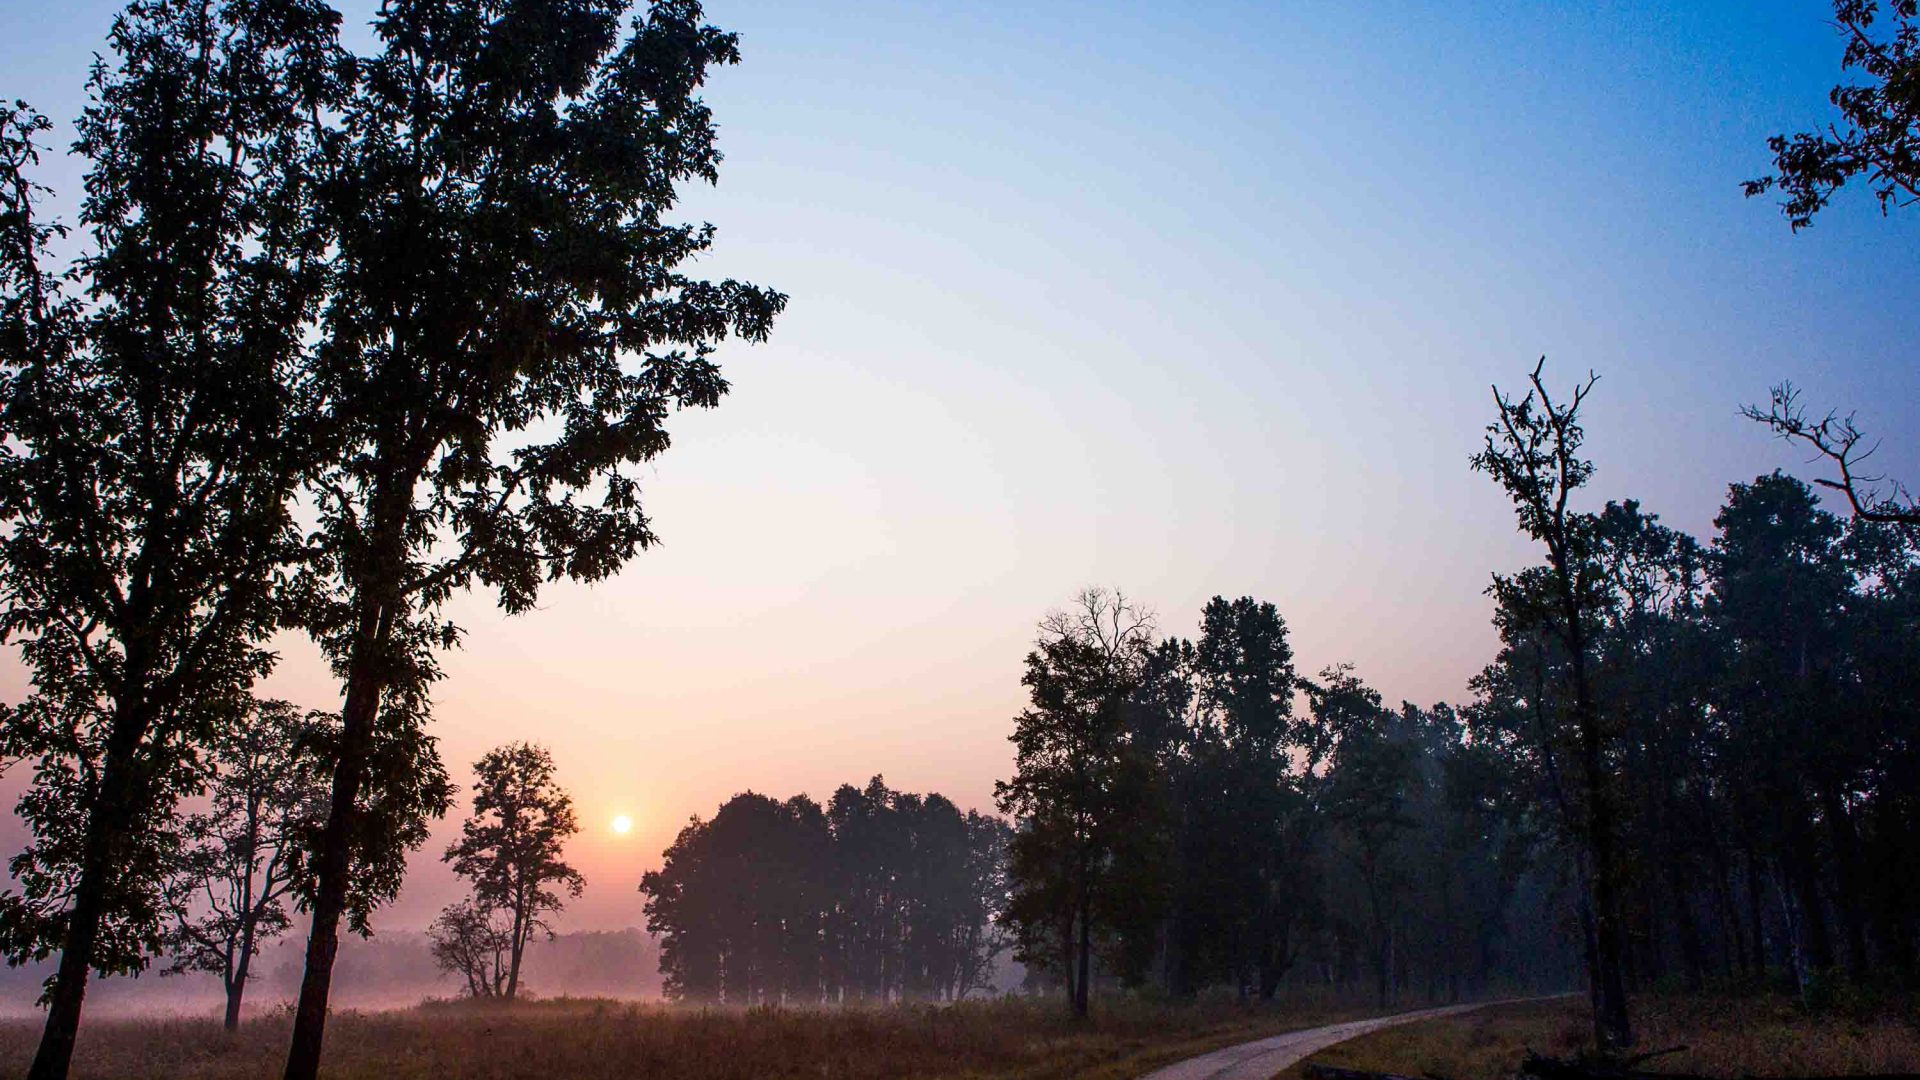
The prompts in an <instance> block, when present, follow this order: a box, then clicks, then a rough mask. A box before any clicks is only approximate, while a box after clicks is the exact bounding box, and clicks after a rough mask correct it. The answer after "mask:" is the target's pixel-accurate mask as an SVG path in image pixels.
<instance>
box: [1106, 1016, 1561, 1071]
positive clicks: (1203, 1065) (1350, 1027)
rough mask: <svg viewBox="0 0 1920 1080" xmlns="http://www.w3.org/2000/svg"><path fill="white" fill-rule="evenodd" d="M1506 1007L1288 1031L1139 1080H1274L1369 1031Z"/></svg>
mask: <svg viewBox="0 0 1920 1080" xmlns="http://www.w3.org/2000/svg"><path fill="white" fill-rule="evenodd" d="M1526 1000H1534V999H1526ZM1504 1004H1509V1003H1508V1002H1501V1001H1483V1002H1479V1003H1477V1004H1473V1005H1448V1006H1445V1007H1444V1008H1439V1009H1421V1010H1420V1011H1418V1012H1407V1013H1396V1014H1395V1015H1393V1016H1376V1017H1374V1018H1373V1019H1371V1020H1349V1021H1347V1022H1346V1023H1344V1024H1328V1025H1327V1026H1326V1027H1317V1028H1308V1029H1307V1030H1305V1031H1289V1032H1287V1033H1286V1034H1285V1035H1273V1036H1270V1037H1268V1038H1265V1039H1256V1040H1254V1041H1253V1042H1246V1043H1241V1044H1239V1045H1238V1046H1229V1047H1227V1048H1226V1049H1224V1050H1215V1051H1214V1052H1212V1053H1210V1054H1201V1055H1200V1056H1199V1057H1191V1058H1188V1059H1187V1060H1185V1061H1180V1062H1175V1063H1174V1064H1172V1065H1169V1066H1167V1067H1166V1068H1164V1069H1157V1070H1155V1071H1153V1072H1150V1073H1148V1074H1147V1075H1145V1076H1143V1077H1141V1078H1140V1080H1270V1078H1271V1077H1272V1076H1273V1074H1274V1073H1277V1072H1279V1071H1280V1070H1281V1069H1284V1068H1286V1067H1287V1066H1289V1065H1291V1064H1293V1063H1294V1062H1296V1061H1299V1060H1300V1059H1301V1058H1303V1057H1306V1056H1307V1055H1309V1054H1315V1053H1319V1052H1320V1051H1322V1050H1325V1049H1326V1048H1327V1047H1329V1046H1332V1045H1333V1044H1334V1043H1341V1042H1346V1041H1347V1040H1348V1039H1352V1038H1356V1037H1358V1036H1361V1035H1365V1034H1366V1033H1368V1032H1370V1031H1379V1030H1380V1029H1381V1028H1389V1027H1395V1026H1398V1025H1400V1024H1411V1023H1413V1022H1414V1021H1416V1020H1431V1019H1433V1018H1434V1017H1436V1016H1452V1015H1454V1014H1456V1013H1463V1012H1472V1011H1473V1010H1475V1009H1484V1008H1486V1007H1487V1006H1489V1005H1504Z"/></svg>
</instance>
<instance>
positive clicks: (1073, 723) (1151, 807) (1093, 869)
mask: <svg viewBox="0 0 1920 1080" xmlns="http://www.w3.org/2000/svg"><path fill="white" fill-rule="evenodd" d="M1152 626H1153V624H1152V620H1151V618H1150V617H1149V616H1148V614H1147V613H1146V612H1145V611H1143V610H1141V609H1140V608H1139V607H1137V606H1135V605H1134V604H1133V603H1132V602H1131V601H1129V600H1128V599H1127V598H1126V597H1125V596H1124V595H1122V594H1121V593H1118V592H1109V591H1107V590H1104V589H1088V590H1086V591H1084V592H1082V593H1081V594H1080V595H1079V596H1078V597H1076V598H1075V601H1074V604H1073V606H1072V607H1070V608H1068V609H1066V610H1063V611H1057V612H1054V613H1053V614H1051V615H1049V616H1048V617H1047V618H1046V620H1044V621H1043V622H1042V624H1041V628H1040V639H1039V641H1038V642H1037V643H1036V645H1035V648H1034V651H1033V652H1031V653H1029V654H1028V656H1027V661H1026V676H1025V678H1024V679H1023V680H1022V682H1023V684H1024V685H1025V686H1026V687H1027V689H1028V692H1029V694H1030V695H1031V697H1032V704H1031V706H1030V707H1029V708H1027V709H1026V710H1025V711H1023V712H1021V713H1020V715H1019V716H1017V717H1015V718H1014V733H1013V735H1012V736H1011V739H1012V741H1013V744H1014V774H1013V777H1012V778H1011V779H1009V780H1004V781H1001V782H999V783H998V784H996V785H995V786H994V794H995V798H996V799H997V800H998V802H999V806H1000V811H1001V812H1002V813H1004V814H1007V815H1009V816H1011V817H1013V818H1014V819H1015V820H1016V822H1017V823H1018V824H1017V830H1018V831H1017V832H1016V833H1015V835H1014V837H1013V841H1012V844H1011V845H1010V858H1011V862H1012V873H1013V879H1014V888H1013V896H1012V899H1011V901H1010V903H1009V906H1008V912H1007V916H1008V919H1009V920H1010V922H1011V923H1012V924H1013V926H1014V927H1015V932H1016V938H1017V940H1018V942H1019V945H1018V946H1017V952H1016V955H1019V956H1021V957H1022V959H1023V960H1024V961H1025V962H1027V963H1028V964H1030V965H1048V966H1055V965H1057V966H1058V968H1059V969H1060V970H1061V971H1062V973H1063V974H1064V975H1065V977H1066V985H1067V992H1068V997H1069V1000H1070V1002H1071V1005H1072V1008H1073V1012H1074V1014H1075V1015H1077V1016H1082V1017H1084V1016H1086V1015H1087V1009H1088V997H1089V985H1090V981H1091V979H1092V975H1093V953H1094V943H1095V938H1096V933H1095V926H1094V924H1095V920H1096V919H1098V918H1101V917H1103V916H1105V915H1107V914H1109V913H1110V912H1112V913H1114V914H1119V913H1120V912H1122V911H1124V912H1127V913H1128V914H1129V915H1137V914H1138V907H1137V903H1136V901H1137V900H1139V899H1140V897H1141V896H1142V894H1143V892H1144V886H1145V884H1146V883H1143V882H1139V881H1132V882H1126V883H1124V884H1122V882H1121V881H1120V880H1118V879H1120V878H1121V876H1122V875H1121V873H1120V871H1122V870H1124V869H1130V868H1134V867H1139V866H1141V865H1143V864H1144V862H1145V860H1139V859H1127V858H1125V856H1127V855H1130V854H1135V853H1137V852H1138V849H1139V847H1140V845H1141V844H1142V843H1143V841H1144V840H1145V839H1146V838H1148V837H1150V836H1152V835H1153V834H1154V833H1156V832H1157V831H1160V830H1161V829H1162V828H1163V824H1162V822H1161V821H1159V820H1158V818H1159V817H1160V815H1159V813H1158V810H1159V808H1158V807H1156V806H1155V800H1154V799H1153V797H1152V795H1153V792H1152V779H1153V766H1152V760H1151V758H1150V757H1149V756H1148V755H1147V754H1146V753H1144V752H1143V748H1142V747H1140V746H1139V745H1137V744H1136V743H1135V742H1134V741H1133V739H1132V738H1131V732H1130V730H1129V724H1128V718H1129V705H1130V704H1131V701H1132V697H1133V695H1134V693H1135V691H1136V690H1137V689H1138V687H1139V686H1140V680H1141V673H1142V671H1143V669H1144V666H1145V663H1146V660H1147V657H1148V656H1149V654H1150V651H1151V647H1152Z"/></svg>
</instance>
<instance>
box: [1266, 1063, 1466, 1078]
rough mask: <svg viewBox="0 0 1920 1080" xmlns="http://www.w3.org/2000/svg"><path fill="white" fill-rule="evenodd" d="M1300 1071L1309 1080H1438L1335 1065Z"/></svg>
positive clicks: (1308, 1067)
mask: <svg viewBox="0 0 1920 1080" xmlns="http://www.w3.org/2000/svg"><path fill="white" fill-rule="evenodd" d="M1300 1071H1301V1072H1302V1073H1303V1074H1305V1075H1306V1077H1307V1080H1437V1078H1433V1077H1419V1076H1402V1075H1401V1074H1399V1073H1383V1072H1368V1071H1367V1070H1365V1069H1342V1068H1340V1067H1338V1066H1335V1065H1313V1064H1309V1065H1307V1066H1305V1067H1304V1068H1302V1069H1301V1070H1300Z"/></svg>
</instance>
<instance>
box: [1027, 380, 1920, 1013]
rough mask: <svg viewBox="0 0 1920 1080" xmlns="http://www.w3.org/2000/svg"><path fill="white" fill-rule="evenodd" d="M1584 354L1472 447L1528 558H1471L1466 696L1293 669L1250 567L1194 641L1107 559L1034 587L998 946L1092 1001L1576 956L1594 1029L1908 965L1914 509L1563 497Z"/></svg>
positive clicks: (1798, 485) (1267, 991)
mask: <svg viewBox="0 0 1920 1080" xmlns="http://www.w3.org/2000/svg"><path fill="white" fill-rule="evenodd" d="M1592 387H1593V382H1592V380H1589V381H1587V382H1586V383H1584V384H1583V385H1582V386H1580V387H1579V388H1578V389H1577V390H1576V391H1575V392H1574V393H1573V394H1572V395H1571V396H1570V397H1569V398H1566V399H1562V400H1556V399H1555V398H1553V397H1552V396H1551V395H1550V394H1549V393H1548V390H1547V387H1546V384H1545V382H1544V381H1543V379H1542V377H1541V371H1540V370H1539V369H1536V370H1535V371H1534V373H1533V377H1532V380H1531V383H1530V387H1529V391H1528V393H1527V394H1526V395H1525V396H1524V397H1522V398H1519V399H1513V398H1509V397H1507V396H1505V395H1501V394H1499V393H1497V392H1496V395H1495V406H1496V411H1497V417H1496V420H1495V422H1494V423H1493V424H1491V425H1490V426H1489V428H1488V434H1487V442H1486V446H1485V449H1484V450H1483V451H1482V452H1481V453H1480V454H1478V455H1476V456H1475V457H1474V459H1473V465H1474V467H1475V468H1476V469H1479V470H1481V471H1483V472H1486V473H1487V474H1489V475H1490V476H1491V477H1492V478H1493V479H1495V480H1496V481H1497V482H1498V483H1499V484H1500V485H1501V486H1502V487H1503V489H1504V490H1505V491H1506V492H1507V493H1508V494H1509V495H1510V496H1511V497H1512V499H1513V503H1514V507H1515V510H1516V514H1517V520H1518V522H1519V524H1520V527H1521V530H1522V531H1523V532H1524V533H1525V534H1527V535H1528V536H1530V537H1532V538H1534V539H1535V540H1538V541H1539V542H1540V544H1541V547H1542V548H1543V549H1544V553H1545V559H1544V561H1543V563H1542V564H1541V565H1537V566H1533V567H1530V568H1526V569H1523V570H1521V571H1520V572H1518V573H1514V574H1510V575H1496V576H1495V577H1494V580H1493V584H1492V586H1491V587H1490V589H1489V593H1490V594H1491V595H1492V597H1493V598H1494V600H1495V605H1496V610H1495V616H1494V621H1495V625H1496V627H1497V628H1498V630H1499V632H1500V637H1501V643H1502V644H1501V649H1500V652H1499V654H1498V655H1497V656H1496V657H1495V659H1494V660H1493V662H1492V663H1490V664H1489V665H1488V666H1487V667H1486V668H1485V669H1484V670H1483V671H1482V672H1481V673H1480V674H1479V675H1478V676H1477V677H1475V678H1474V679H1473V681H1472V683H1471V689H1472V691H1473V695H1474V696H1473V698H1472V699H1471V700H1470V701H1469V702H1467V703H1466V704H1464V705H1460V706H1447V705H1436V706H1434V707H1432V708H1419V707H1415V706H1413V705H1402V706H1401V707H1400V708H1399V709H1397V710H1394V709H1387V708H1385V707H1383V705H1382V702H1381V699H1380V696H1379V695H1378V694H1377V693H1376V692H1374V691H1373V690H1371V689H1369V688H1368V687H1366V686H1365V684H1363V683H1362V682H1360V681H1359V680H1358V679H1357V678H1356V677H1355V676H1354V674H1353V672H1352V671H1351V670H1350V669H1349V668H1347V667H1344V666H1341V667H1334V668H1330V669H1328V670H1326V671H1323V672H1321V673H1320V675H1319V676H1318V677H1317V678H1307V677H1303V676H1302V675H1300V674H1299V673H1298V672H1296V671H1295V669H1294V665H1293V654H1292V649H1291V647H1290V644H1289V641H1288V630H1287V626H1286V623H1285V622H1284V620H1283V619H1282V618H1281V616H1280V614H1279V612H1278V611H1277V610H1276V609H1275V608H1274V606H1273V605H1271V604H1267V603H1261V602H1257V601H1255V600H1253V599H1251V598H1241V599H1239V600H1234V601H1227V600H1225V599H1222V598H1215V599H1214V600H1213V601H1211V602H1210V603H1209V604H1207V606H1206V608H1205V610H1204V611H1203V612H1202V615H1201V620H1200V627H1199V635H1198V637H1197V638H1196V639H1194V640H1191V641H1189V640H1186V639H1181V638H1162V637H1160V636H1159V634H1158V633H1157V631H1156V629H1155V626H1154V624H1153V621H1152V619H1151V618H1150V617H1149V616H1148V615H1147V614H1146V613H1145V612H1143V611H1142V610H1141V609H1140V608H1138V607H1137V606H1135V605H1134V604H1133V603H1131V602H1130V601H1128V600H1127V599H1126V598H1125V597H1124V596H1123V595H1121V594H1119V593H1117V592H1108V591H1104V590H1091V591H1088V592H1085V593H1083V594H1081V595H1080V596H1079V597H1078V598H1077V599H1076V602H1075V603H1074V605H1073V606H1072V607H1071V608H1070V609H1069V610H1067V611H1064V612H1057V613H1055V614H1053V615H1051V616H1049V617H1048V618H1047V619H1046V620H1045V621H1044V622H1043V623H1042V625H1041V628H1040V635H1039V640H1038V641H1037V643H1036V646H1035V649H1034V651H1033V652H1032V653H1031V654H1029V656H1028V657H1027V660H1026V673H1025V685H1026V686H1027V688H1028V690H1029V693H1030V699H1031V704H1030V706H1029V708H1027V709H1026V710H1025V711H1024V712H1022V713H1021V714H1020V716H1019V717H1018V718H1017V720H1016V726H1015V733H1014V735H1013V741H1014V744H1015V747H1016V761H1015V772H1014V775H1013V777H1012V778H1011V779H1010V780H1008V781H1006V782H1004V783H1002V784H1001V785H999V788H998V798H999V803H1000V807H1001V809H1002V810H1003V811H1004V812H1005V813H1007V814H1009V815H1010V816H1012V817H1013V818H1014V819H1015V820H1016V821H1017V822H1018V824H1019V827H1018V831H1017V832H1016V834H1015V836H1014V839H1013V842H1012V845H1011V849H1010V850H1011V861H1010V877H1011V886H1012V887H1011V894H1010V901H1009V907H1008V910H1007V912H1006V915H1005V920H1006V922H1007V924H1008V926H1009V927H1010V929H1011V931H1012V933H1013V934H1014V936H1015V940H1016V943H1017V949H1016V955H1017V956H1018V957H1019V959H1021V960H1022V961H1023V962H1025V963H1026V964H1027V965H1029V967H1030V968H1032V969H1034V970H1036V971H1038V972H1040V973H1041V974H1042V976H1043V977H1046V978H1050V979H1052V980H1053V981H1055V982H1057V983H1059V984H1063V985H1064V987H1065V988H1066V992H1067V994H1068V996H1069V998H1070V1000H1071V1001H1072V1003H1073V1005H1074V1007H1075V1008H1076V1009H1077V1010H1078V1011H1081V1012H1085V1011H1086V1009H1087V1002H1088V996H1089V988H1090V987H1091V986H1092V985H1093V984H1094V983H1095V982H1097V981H1100V980H1102V979H1106V980H1110V981H1112V982H1115V983H1118V984H1121V985H1128V986H1148V985H1151V986H1158V987H1160V988H1162V989H1164V990H1165V991H1166V992H1169V993H1173V994H1188V993H1192V992H1194V991H1195V990H1197V989H1198V988H1201V987H1204V986H1208V985H1215V984H1225V985H1227V986H1230V987H1232V988H1234V989H1236V990H1237V991H1238V992H1239V993H1240V994H1241V995H1242V996H1252V995H1255V994H1258V995H1261V996H1270V995H1272V994H1273V993H1275V991H1276V989H1277V988H1278V987H1279V986H1281V985H1282V984H1283V983H1285V982H1287V981H1289V980H1292V981H1302V980H1314V981H1321V982H1327V983H1332V984H1336V985H1339V984H1346V985H1350V986H1351V985H1354V984H1355V983H1356V981H1357V980H1359V979H1361V978H1364V979H1365V980H1366V981H1367V982H1368V983H1369V984H1370V989H1371V991H1372V993H1373V995H1374V996H1375V997H1376V999H1377V1000H1378V1002H1379V1003H1380V1004H1382V1005H1384V1004H1386V1003H1387V1002H1388V1001H1389V1000H1390V999H1392V998H1394V997H1395V996H1397V995H1405V994H1409V993H1420V994H1424V995H1425V996H1427V997H1430V998H1431V997H1447V998H1452V997H1457V996H1460V995H1462V994H1473V993H1478V992H1481V991H1482V990H1484V989H1485V988H1486V987H1488V986H1489V985H1491V984H1492V983H1494V982H1496V981H1502V980H1506V981H1517V982H1522V983H1526V982H1532V983H1536V984H1537V983H1540V982H1551V981H1553V980H1555V979H1557V978H1563V977H1565V976H1566V975H1569V974H1571V972H1572V970H1575V968H1574V967H1573V966H1572V965H1570V964H1568V963H1567V961H1568V960H1569V959H1570V958H1573V957H1577V958H1578V959H1579V961H1580V966H1581V967H1583V968H1584V970H1585V971H1586V973H1587V987H1588V991H1589V994H1590V996H1591V997H1592V999H1593V1003H1594V1015H1595V1037H1596V1041H1597V1042H1598V1043H1599V1044H1600V1045H1602V1046H1603V1047H1619V1046H1624V1045H1627V1044H1628V1043H1629V1042H1630V1041H1631V1025H1630V1020H1629V1017H1628V1015H1627V1008H1626V1000H1627V999H1626V995H1627V993H1628V992H1629V991H1631V990H1633V989H1634V988H1646V987H1652V986H1658V985H1664V984H1668V983H1672V984H1675V985H1686V986H1689V987H1694V988H1698V987H1701V986H1703V985H1705V984H1706V983H1707V982H1708V981H1709V980H1710V979H1725V978H1744V979H1747V980H1749V981H1753V982H1764V981H1767V980H1775V981H1779V982H1783V983H1785V984H1786V985H1789V986H1790V987H1792V988H1793V989H1794V990H1796V991H1797V992H1798V993H1799V994H1800V995H1801V996H1802V998H1803V999H1804V1000H1806V1001H1807V1002H1808V1003H1810V1004H1811V1003H1815V1002H1817V1001H1818V1000H1819V999H1820V998H1821V997H1823V996H1824V995H1825V994H1826V993H1827V992H1828V991H1829V990H1830V989H1831V988H1832V987H1834V986H1835V985H1836V984H1837V983H1838V982H1839V981H1841V980H1843V979H1845V980H1851V981H1854V982H1856V983H1878V984H1891V985H1898V986H1905V987H1911V986H1913V985H1915V984H1916V982H1920V723H1917V722H1916V721H1917V720H1920V716H1917V715H1916V712H1917V710H1920V530H1916V529H1914V528H1913V527H1912V525H1911V524H1909V523H1906V522H1904V521H1901V520H1899V519H1897V518H1893V517H1890V516H1888V515H1878V516H1879V517H1880V518H1882V519H1883V520H1875V519H1874V518H1873V517H1869V516H1867V515H1856V516H1854V517H1853V518H1851V519H1841V518H1839V517H1837V516H1835V515H1834V514H1832V513H1830V512H1828V511H1826V510H1824V509H1822V508H1821V507H1820V505H1819V499H1818V498H1817V497H1816V495H1815V493H1814V491H1813V489H1812V488H1810V487H1809V486H1808V485H1806V484H1804V483H1802V482H1801V481H1799V480H1796V479H1794V478H1791V477H1788V476H1785V475H1782V474H1780V473H1773V474H1770V475H1765V476H1761V477H1759V478H1757V479H1755V480H1754V481H1752V482H1751V483H1737V484H1733V485H1731V486H1730V488H1729V490H1728V496H1727V501H1726V503H1725V505H1724V506H1723V507H1722V508H1721V510H1720V512H1719V514H1718V516H1717V517H1716V518H1715V519H1714V526H1715V529H1716V533H1715V535H1714V536H1713V537H1712V538H1711V539H1710V540H1708V541H1707V542H1704V543H1703V542H1701V541H1699V540H1696V539H1695V538H1693V537H1691V536H1688V535H1686V534H1684V533H1681V532H1678V531H1676V530H1673V529H1671V528H1668V527H1667V526H1665V525H1662V524H1661V523H1660V522H1659V520H1658V518H1657V517H1656V516H1655V515H1653V514H1650V513H1647V512H1646V511H1644V510H1643V509H1642V508H1641V506H1640V505H1639V504H1638V503H1637V502H1634V501H1625V502H1609V503H1607V504H1606V505H1605V506H1604V507H1603V508H1602V509H1600V510H1598V511H1594V512H1586V511H1581V510H1579V509H1577V508H1576V507H1575V506H1574V500H1575V498H1576V497H1577V495H1578V493H1579V490H1580V489H1581V488H1582V487H1584V486H1585V484H1586V483H1587V481H1588V480H1589V479H1590V478H1591V476H1592V474H1593V464H1592V462H1590V461H1588V460H1586V459H1584V458H1582V457H1581V456H1580V447H1581V445H1582V443H1583V441H1584V433H1583V431H1582V428H1581V424H1580V415H1579V414H1580V410H1581V407H1582V405H1583V403H1584V401H1585V400H1586V396H1587V394H1588V392H1589V391H1590V390H1591V389H1592Z"/></svg>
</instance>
